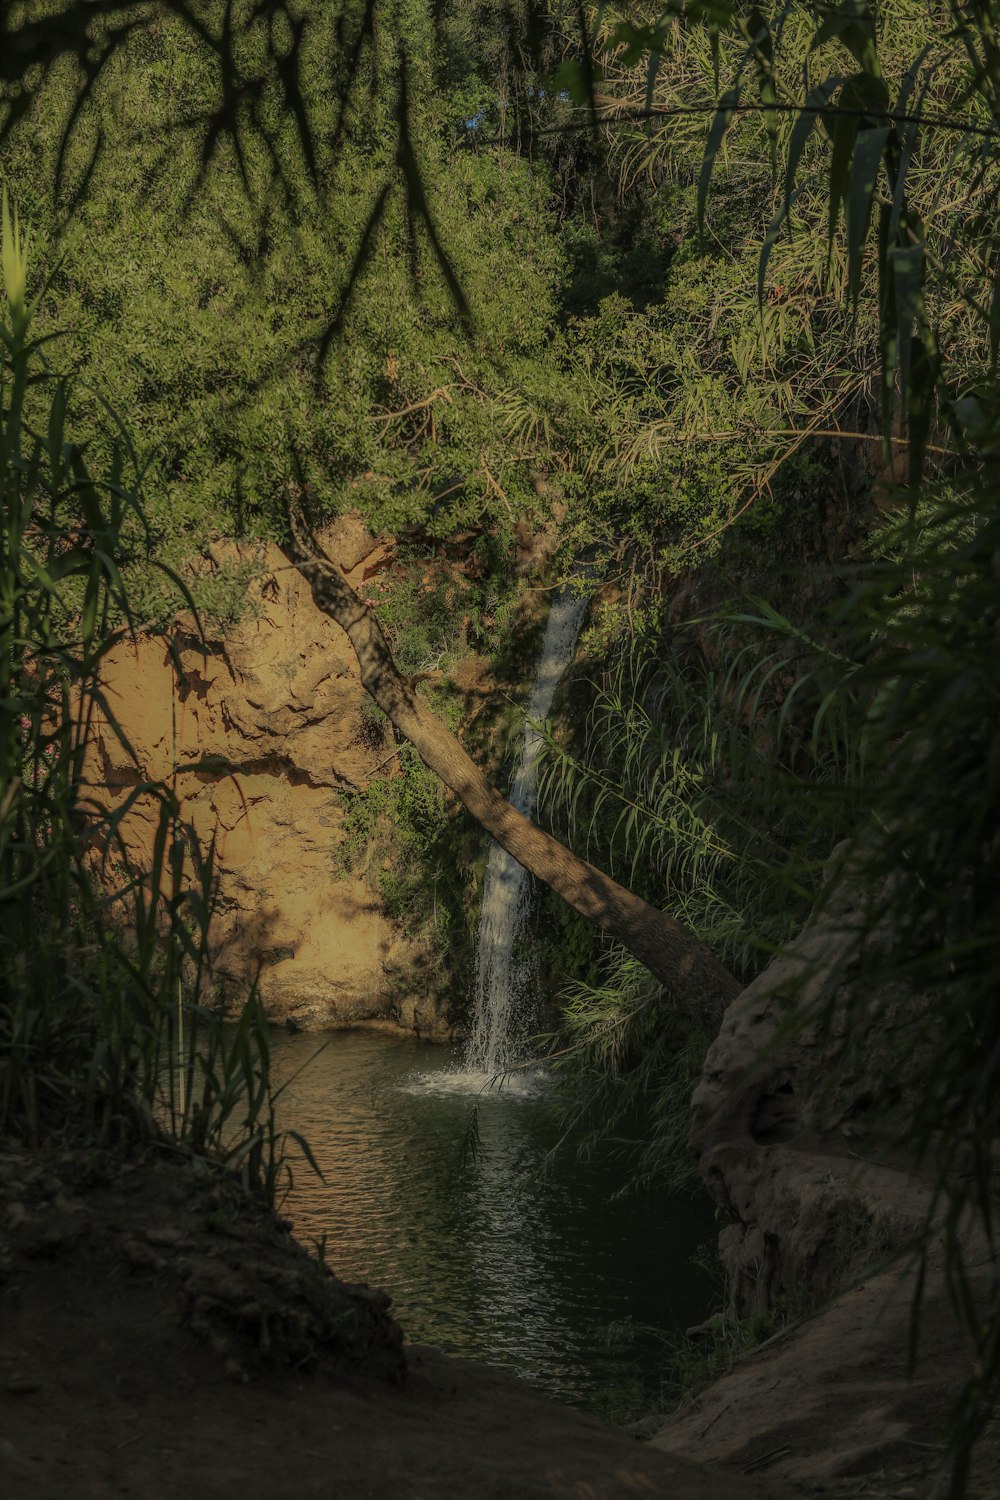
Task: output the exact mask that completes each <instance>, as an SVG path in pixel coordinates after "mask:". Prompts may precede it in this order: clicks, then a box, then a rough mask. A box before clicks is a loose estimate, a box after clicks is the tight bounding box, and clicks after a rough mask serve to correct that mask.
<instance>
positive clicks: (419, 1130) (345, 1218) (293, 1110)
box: [273, 1033, 714, 1405]
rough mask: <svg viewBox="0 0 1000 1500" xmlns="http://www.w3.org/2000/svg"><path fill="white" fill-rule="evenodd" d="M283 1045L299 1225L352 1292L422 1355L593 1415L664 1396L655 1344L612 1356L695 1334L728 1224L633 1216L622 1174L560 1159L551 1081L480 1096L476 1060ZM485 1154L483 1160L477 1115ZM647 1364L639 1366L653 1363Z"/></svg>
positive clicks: (406, 1050)
mask: <svg viewBox="0 0 1000 1500" xmlns="http://www.w3.org/2000/svg"><path fill="white" fill-rule="evenodd" d="M321 1045H322V1043H321V1042H320V1041H318V1040H317V1038H316V1037H315V1036H312V1037H310V1036H302V1035H299V1036H288V1035H285V1034H283V1033H282V1034H276V1035H275V1036H274V1038H273V1071H274V1079H275V1082H276V1083H277V1084H279V1085H280V1084H281V1083H282V1082H284V1081H285V1080H286V1079H291V1082H289V1084H288V1087H287V1089H286V1090H285V1092H284V1093H283V1094H282V1096H281V1099H280V1100H279V1106H278V1107H279V1123H280V1124H281V1125H282V1126H283V1127H285V1128H291V1129H294V1130H298V1131H300V1132H301V1133H302V1134H303V1135H305V1136H306V1138H307V1139H308V1141H309V1143H310V1145H311V1147H312V1150H313V1153H314V1155H315V1157H316V1160H317V1162H318V1164H319V1166H320V1168H321V1170H322V1172H323V1175H324V1177H325V1179H326V1181H325V1182H320V1181H319V1180H318V1179H317V1178H316V1177H315V1175H314V1174H313V1173H312V1172H311V1171H309V1169H308V1168H307V1167H306V1166H305V1165H304V1164H301V1163H300V1164H298V1165H297V1168H296V1174H295V1176H296V1181H295V1186H294V1188H293V1190H292V1193H291V1195H290V1197H289V1198H288V1199H287V1200H286V1202H285V1204H284V1206H283V1212H284V1213H286V1214H287V1215H288V1217H290V1218H291V1219H292V1220H293V1222H294V1224H295V1228H296V1232H297V1234H298V1235H299V1238H300V1239H302V1240H304V1241H305V1242H306V1243H308V1242H310V1241H313V1240H318V1239H320V1238H321V1237H322V1236H325V1239H326V1255H327V1260H328V1263H329V1264H330V1266H331V1267H332V1268H333V1270H334V1271H335V1272H336V1273H337V1275H339V1276H341V1277H342V1278H343V1279H344V1280H347V1281H368V1282H371V1283H373V1284H375V1285H378V1286H382V1287H384V1288H385V1289H386V1290H387V1291H388V1292H390V1293H391V1295H392V1297H393V1299H394V1302H395V1312H396V1316H397V1317H398V1319H399V1321H400V1322H401V1323H402V1325H403V1327H404V1329H405V1331H406V1335H407V1337H408V1338H410V1339H412V1340H414V1341H416V1342H420V1343H429V1344H435V1345H437V1346H438V1347H439V1348H442V1349H445V1350H448V1351H449V1352H450V1353H455V1354H463V1355H466V1356H468V1357H469V1358H473V1359H478V1360H482V1361H483V1362H484V1363H487V1364H494V1365H504V1366H506V1367H508V1368H510V1369H513V1370H515V1371H516V1372H517V1373H518V1374H519V1375H522V1376H524V1377H526V1378H528V1379H531V1380H535V1381H536V1382H537V1383H538V1384H539V1385H540V1386H542V1387H543V1388H544V1389H545V1390H547V1391H549V1392H551V1393H552V1394H554V1395H558V1396H560V1397H562V1398H563V1399H565V1400H568V1401H571V1402H574V1403H578V1404H585V1405H586V1404H598V1405H599V1404H601V1398H600V1395H599V1393H601V1392H602V1391H606V1390H608V1389H609V1388H614V1387H615V1386H616V1385H620V1384H621V1382H622V1381H623V1380H629V1381H631V1382H634V1380H635V1379H636V1377H638V1378H640V1379H642V1380H643V1381H644V1383H645V1384H646V1385H649V1386H651V1387H652V1388H653V1389H654V1390H655V1365H656V1360H655V1357H654V1356H655V1344H650V1343H649V1342H648V1341H647V1343H646V1346H645V1349H644V1351H643V1349H642V1348H641V1347H640V1346H635V1347H632V1348H629V1349H622V1348H620V1347H618V1348H609V1347H608V1343H607V1330H608V1328H609V1326H610V1325H613V1324H615V1323H622V1322H623V1321H625V1320H627V1319H632V1320H634V1322H635V1323H639V1324H645V1325H652V1326H653V1327H656V1328H661V1329H678V1328H681V1329H683V1328H684V1327H686V1326H687V1325H689V1324H691V1323H693V1322H698V1321H700V1320H701V1319H702V1318H703V1317H705V1315H706V1313H707V1311H708V1305H709V1301H710V1298H711V1291H712V1288H711V1286H710V1285H709V1283H708V1282H707V1280H706V1277H705V1275H704V1274H703V1273H702V1272H699V1271H697V1270H695V1269H694V1268H693V1267H692V1265H691V1264H690V1258H691V1256H692V1254H693V1253H694V1252H695V1251H696V1250H697V1249H698V1248H699V1247H700V1246H702V1245H704V1244H706V1243H707V1242H708V1241H709V1240H711V1239H712V1237H713V1233H714V1227H713V1221H712V1216H711V1211H710V1209H709V1208H708V1207H707V1206H706V1205H704V1204H692V1203H690V1202H688V1201H686V1200H680V1201H667V1202H663V1201H660V1200H652V1199H649V1198H626V1199H623V1200H620V1201H617V1202H613V1203H612V1202H609V1199H610V1197H611V1195H612V1194H613V1192H614V1191H615V1188H616V1187H617V1186H618V1184H619V1172H618V1169H617V1168H616V1167H615V1165H614V1163H613V1162H611V1161H610V1160H607V1161H602V1162H597V1163H594V1162H591V1163H589V1164H585V1163H578V1162H576V1161H575V1160H574V1159H573V1157H572V1153H569V1152H564V1153H561V1154H560V1157H559V1158H558V1159H557V1161H556V1163H555V1165H554V1166H553V1167H552V1168H550V1169H549V1170H548V1171H547V1172H545V1173H544V1174H540V1168H541V1165H542V1160H543V1157H544V1155H545V1153H546V1151H547V1149H548V1148H549V1147H550V1146H551V1145H552V1144H553V1142H554V1141H555V1140H556V1139H557V1138H558V1122H557V1119H556V1115H555V1110H554V1107H553V1103H552V1100H551V1098H550V1097H549V1088H548V1083H547V1080H546V1079H544V1078H542V1077H539V1076H537V1075H535V1076H526V1077H521V1078H519V1079H518V1081H517V1082H516V1083H515V1084H514V1086H513V1087H512V1088H504V1089H503V1090H497V1089H496V1088H492V1089H491V1088H489V1087H487V1088H485V1089H482V1090H481V1091H480V1080H478V1079H475V1078H473V1077H472V1076H470V1075H469V1074H467V1073H466V1074H463V1073H462V1072H461V1064H460V1061H459V1054H458V1053H457V1052H452V1051H450V1050H449V1049H445V1048H429V1047H426V1046H424V1047H421V1046H420V1045H419V1044H417V1043H415V1042H409V1041H407V1040H403V1039H400V1040H397V1039H395V1038H392V1039H387V1038H385V1037H383V1036H370V1035H364V1034H358V1033H348V1034H344V1033H341V1034H338V1035H337V1036H334V1037H333V1038H332V1039H330V1041H329V1042H328V1044H327V1045H326V1047H325V1048H324V1050H323V1051H322V1052H321V1053H320V1055H319V1056H318V1057H316V1058H315V1060H314V1061H313V1062H311V1063H310V1064H309V1066H307V1067H306V1068H305V1069H304V1070H303V1071H302V1072H300V1073H298V1075H297V1076H294V1077H293V1075H295V1074H296V1070H297V1069H299V1068H300V1067H301V1066H302V1064H303V1063H304V1062H306V1061H307V1059H309V1058H312V1057H313V1055H314V1054H315V1053H316V1051H317V1049H318V1048H319V1047H320V1046H321ZM477 1098H478V1100H479V1108H478V1131H477V1134H478V1145H477V1149H476V1150H475V1152H474V1153H473V1152H470V1151H469V1150H464V1151H463V1146H465V1145H467V1144H468V1140H469V1126H470V1121H471V1116H472V1109H473V1104H474V1102H475V1100H476V1099H477ZM637 1361H638V1363H637Z"/></svg>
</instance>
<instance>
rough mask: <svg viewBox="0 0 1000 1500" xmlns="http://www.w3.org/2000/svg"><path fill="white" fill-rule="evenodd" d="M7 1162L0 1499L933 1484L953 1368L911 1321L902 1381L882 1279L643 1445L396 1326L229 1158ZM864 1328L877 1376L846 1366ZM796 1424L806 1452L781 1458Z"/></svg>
mask: <svg viewBox="0 0 1000 1500" xmlns="http://www.w3.org/2000/svg"><path fill="white" fill-rule="evenodd" d="M0 1177H2V1187H3V1202H4V1213H3V1219H2V1230H0V1492H2V1493H3V1495H4V1497H5V1500H50V1497H51V1500H56V1497H61V1496H62V1495H63V1494H65V1493H66V1491H67V1489H68V1488H71V1489H72V1491H73V1493H74V1494H75V1495H76V1496H78V1497H80V1500H110V1497H112V1496H115V1497H118V1496H123V1495H127V1496H131V1497H133V1500H173V1497H176V1496H178V1495H184V1496H186V1497H189V1500H228V1497H230V1496H231V1497H233V1500H236V1497H237V1496H238V1497H239V1500H284V1497H286V1496H288V1495H298V1496H309V1495H324V1496H327V1495H338V1496H339V1495H344V1496H350V1497H352V1500H354V1497H357V1500H390V1497H391V1500H468V1497H472V1496H477V1497H478V1496H484V1497H491V1500H530V1497H535V1496H537V1497H539V1500H541V1497H543V1496H544V1497H567V1500H568V1497H573V1500H635V1497H636V1496H650V1497H654V1496H662V1497H664V1500H753V1497H757V1500H763V1497H765V1496H767V1497H771V1500H791V1497H793V1496H798V1497H806V1496H830V1497H833V1496H838V1497H845V1496H862V1495H865V1496H872V1497H875V1496H878V1497H882V1500H889V1497H893V1500H895V1497H900V1500H902V1497H910V1496H913V1497H929V1496H930V1495H931V1494H932V1493H934V1491H933V1483H934V1480H933V1471H934V1469H935V1467H936V1459H937V1453H936V1450H935V1448H934V1446H933V1444H934V1442H935V1440H936V1437H937V1431H936V1427H935V1426H934V1422H935V1419H937V1420H939V1419H940V1418H941V1417H942V1416H943V1405H942V1401H941V1393H942V1390H943V1389H944V1390H946V1388H947V1386H946V1382H947V1369H946V1364H945V1362H944V1361H942V1358H941V1354H942V1351H941V1349H940V1348H938V1349H937V1351H936V1352H935V1351H934V1350H933V1348H932V1347H931V1345H932V1344H933V1340H934V1337H935V1327H936V1324H935V1321H934V1320H933V1319H932V1320H931V1321H930V1323H929V1324H928V1323H925V1339H926V1340H927V1342H926V1343H925V1358H926V1357H927V1356H929V1355H935V1353H936V1357H935V1358H932V1359H931V1366H932V1370H931V1374H932V1376H933V1379H931V1380H930V1381H927V1380H925V1381H924V1382H923V1384H922V1385H918V1387H917V1388H916V1389H914V1388H912V1386H911V1385H910V1383H909V1382H908V1381H907V1378H906V1374H905V1370H904V1369H903V1361H902V1352H901V1349H900V1348H899V1347H897V1344H896V1342H895V1341H896V1336H897V1334H898V1333H899V1327H900V1325H899V1318H898V1316H897V1317H896V1319H895V1322H894V1321H893V1320H892V1319H891V1318H890V1319H887V1320H882V1322H881V1323H879V1322H878V1320H875V1319H873V1317H872V1311H873V1308H874V1306H875V1301H876V1300H877V1297H876V1295H875V1294H876V1292H877V1288H873V1289H872V1291H871V1293H870V1294H869V1295H868V1296H867V1299H865V1300H864V1307H863V1309H862V1311H861V1316H860V1317H859V1316H858V1308H859V1306H860V1304H859V1303H858V1302H857V1301H855V1303H854V1304H853V1306H852V1304H851V1302H850V1301H849V1300H848V1299H840V1301H839V1302H838V1304H837V1306H839V1307H840V1308H841V1311H840V1313H839V1314H838V1313H837V1307H836V1306H835V1308H834V1309H833V1310H832V1312H829V1313H825V1314H823V1315H821V1316H820V1317H819V1318H817V1319H815V1320H812V1322H811V1324H809V1325H807V1326H806V1327H805V1328H804V1329H800V1330H795V1331H793V1332H791V1333H790V1334H788V1335H787V1336H786V1337H783V1338H782V1339H781V1340H779V1341H778V1342H777V1343H776V1344H775V1345H773V1346H772V1347H771V1348H770V1349H769V1350H765V1351H762V1352H760V1353H758V1354H757V1355H756V1356H752V1357H751V1359H750V1360H748V1361H744V1362H743V1363H742V1364H741V1365H740V1366H739V1367H737V1369H736V1370H734V1371H733V1372H732V1373H731V1374H730V1375H729V1376H727V1377H726V1378H725V1380H723V1381H722V1382H719V1383H718V1385H717V1386H716V1387H715V1388H713V1390H712V1391H711V1392H708V1393H705V1395H704V1396H703V1397H702V1398H701V1399H700V1401H699V1402H698V1403H697V1404H695V1405H694V1406H692V1407H691V1408H689V1409H688V1411H687V1412H686V1413H685V1414H684V1415H683V1416H682V1417H681V1418H680V1419H679V1421H678V1422H675V1424H674V1426H673V1439H672V1442H671V1441H666V1440H665V1438H666V1435H665V1434H662V1433H661V1435H660V1437H659V1438H658V1439H657V1442H656V1443H655V1444H654V1445H649V1444H645V1443H639V1442H637V1441H635V1439H634V1438H629V1437H627V1436H625V1435H624V1434H622V1433H621V1432H618V1431H616V1430H614V1429H612V1428H610V1427H608V1426H607V1425H605V1424H604V1423H602V1422H600V1421H598V1420H597V1419H595V1418H593V1417H589V1416H586V1415H584V1414H582V1413H580V1412H578V1411H574V1410H572V1409H571V1408H569V1407H566V1406H561V1405H559V1404H557V1403H556V1402H553V1401H550V1400H547V1399H545V1398H544V1397H541V1396H539V1395H538V1393H537V1391H536V1390H534V1389H533V1388H532V1387H531V1386H530V1385H527V1384H526V1383H524V1382H521V1381H517V1380H514V1379H512V1378H509V1377H507V1376H504V1375H500V1374H498V1373H497V1372H495V1371H493V1370H490V1369H487V1368H485V1367H484V1366H482V1365H478V1364H473V1363H470V1362H466V1361H458V1360H454V1359H450V1358H447V1357H445V1356H443V1355H441V1354H438V1353H436V1352H435V1351H432V1350H427V1349H422V1348H418V1347H413V1346H406V1347H405V1348H404V1346H403V1344H402V1339H401V1335H400V1331H399V1329H398V1327H397V1326H396V1325H395V1324H394V1322H393V1321H392V1318H391V1316H390V1311H389V1308H388V1305H387V1299H386V1298H385V1297H384V1296H383V1295H382V1294H380V1293H378V1292H373V1291H371V1290H369V1289H368V1288H363V1287H357V1286H344V1285H343V1284H342V1283H340V1282H338V1281H337V1280H336V1278H335V1277H334V1276H332V1274H331V1273H330V1271H329V1270H328V1269H327V1268H325V1267H323V1266H322V1265H320V1264H318V1263H317V1262H316V1261H315V1260H314V1259H311V1258H310V1257H309V1256H308V1255H307V1254H306V1253H305V1252H304V1251H303V1250H302V1249H301V1248H300V1247H299V1246H298V1245H297V1244H296V1243H295V1241H294V1240H293V1238H292V1237H291V1235H290V1234H288V1232H287V1229H285V1228H284V1227H283V1225H282V1222H281V1221H280V1220H278V1219H276V1218H275V1217H274V1216H273V1215H270V1214H269V1213H267V1212H266V1211H264V1210H263V1209H262V1208H261V1207H260V1206H259V1205H258V1204H256V1203H255V1202H254V1201H253V1200H250V1199H247V1198H246V1197H245V1195H243V1194H242V1192H241V1191H239V1190H238V1189H237V1187H236V1186H235V1184H234V1183H233V1181H232V1179H228V1178H224V1177H220V1176H219V1175H218V1174H217V1173H209V1172H206V1171H205V1169H204V1168H203V1167H201V1168H199V1166H198V1164H196V1163H190V1162H189V1163H186V1164H184V1163H181V1162H179V1161H176V1160H172V1159H169V1158H167V1157H164V1156H162V1155H151V1156H147V1157H146V1158H144V1159H133V1160H131V1161H125V1162H122V1161H115V1160H114V1159H112V1158H110V1157H108V1156H106V1155H101V1154H100V1153H95V1152H90V1151H87V1150H73V1151H63V1152H61V1153H60V1152H49V1153H45V1154H39V1153H34V1154H31V1153H26V1152H24V1151H9V1150H8V1151H6V1152H4V1153H2V1154H0ZM858 1295H859V1296H860V1295H862V1294H858ZM900 1306H901V1304H900ZM898 1312H899V1308H897V1314H898ZM845 1317H846V1320H847V1321H846V1322H845ZM852 1320H853V1321H852ZM942 1326H946V1325H942ZM852 1327H853V1330H854V1332H853V1335H852V1334H851V1332H850V1330H851V1328H852ZM872 1328H876V1329H879V1328H880V1329H881V1332H880V1333H879V1334H878V1336H877V1337H876V1339H875V1341H874V1343H872V1341H871V1338H870V1337H868V1336H867V1335H870V1334H871V1330H872ZM865 1329H866V1330H867V1335H866V1337H867V1344H866V1339H865V1338H862V1339H861V1340H860V1342H859V1338H858V1334H859V1332H861V1331H863V1330H865ZM817 1340H818V1343H817ZM819 1346H822V1349H825V1351H826V1354H825V1356H824V1355H823V1354H822V1349H820V1353H819V1354H818V1353H817V1349H818V1348H819ZM862 1347H867V1349H868V1362H869V1368H868V1371H867V1377H868V1378H867V1379H866V1380H865V1381H863V1382H861V1383H858V1384H855V1382H856V1381H857V1378H858V1376H859V1372H860V1367H859V1365H858V1363H857V1359H858V1352H859V1349H861V1348H862ZM890 1348H892V1349H894V1350H895V1355H894V1357H892V1358H891V1359H889V1360H888V1362H887V1363H886V1364H885V1365H884V1367H882V1368H879V1361H880V1360H882V1359H883V1358H884V1357H885V1355H886V1351H887V1350H889V1349H890ZM831 1361H833V1364H834V1365H836V1371H835V1373H836V1376H837V1379H836V1380H835V1381H834V1380H831V1378H830V1377H831V1371H832V1369H833V1365H831ZM873 1362H874V1367H873ZM942 1382H944V1385H942ZM852 1389H853V1396H850V1397H849V1396H848V1394H847V1393H850V1392H851V1391H852ZM907 1389H911V1390H912V1400H911V1401H910V1405H909V1420H910V1422H911V1423H912V1422H916V1421H920V1422H922V1423H923V1424H924V1426H923V1427H922V1429H921V1432H922V1437H923V1441H922V1442H913V1443H912V1444H911V1447H910V1449H909V1451H908V1452H905V1451H902V1450H901V1449H900V1447H899V1446H898V1445H897V1446H896V1447H895V1448H892V1447H891V1445H889V1446H885V1447H884V1450H883V1451H884V1461H883V1462H876V1461H875V1459H873V1458H872V1456H871V1454H869V1458H868V1461H867V1463H866V1464H863V1465H861V1467H860V1468H859V1470H858V1472H855V1473H853V1474H852V1473H845V1471H844V1468H843V1466H841V1468H840V1469H839V1470H837V1469H836V1468H835V1466H834V1469H833V1472H830V1471H828V1470H826V1469H824V1453H826V1452H828V1451H829V1450H832V1448H833V1447H834V1446H836V1442H837V1441H839V1443H840V1447H841V1449H842V1450H843V1449H844V1448H845V1446H847V1447H849V1445H850V1440H851V1422H852V1421H853V1422H854V1423H855V1424H856V1425H857V1424H859V1423H860V1427H861V1428H862V1429H864V1434H865V1435H868V1436H870V1435H871V1429H872V1427H873V1425H874V1427H877V1426H878V1424H879V1423H880V1422H881V1423H882V1425H883V1427H885V1428H886V1429H887V1432H888V1427H887V1424H888V1422H889V1417H888V1405H891V1401H890V1398H891V1397H892V1396H893V1395H895V1397H896V1398H901V1397H903V1396H905V1393H906V1391H907ZM824 1392H825V1394H824ZM876 1397H877V1398H878V1399H876ZM935 1400H936V1402H937V1405H936V1407H935V1405H934V1402H935ZM852 1401H853V1405H852ZM887 1403H888V1405H887ZM748 1422H749V1423H752V1424H753V1430H752V1432H751V1431H750V1429H749V1428H748V1426H747V1423H748ZM866 1423H867V1426H866ZM741 1424H742V1427H741ZM792 1427H795V1430H796V1433H797V1440H796V1441H797V1448H798V1455H797V1456H798V1459H799V1472H798V1474H797V1475H795V1474H794V1473H793V1472H789V1473H788V1475H787V1477H781V1476H779V1474H778V1473H777V1472H775V1470H776V1469H778V1468H781V1467H784V1468H786V1469H787V1467H788V1451H787V1450H788V1449H789V1446H790V1444H789V1432H790V1431H791V1428H792ZM741 1431H742V1439H741V1438H740V1433H741ZM734 1434H735V1435H734ZM883 1435H886V1434H883ZM888 1436H889V1437H890V1438H892V1437H895V1438H900V1436H901V1434H900V1432H899V1431H898V1430H896V1431H895V1432H888ZM751 1438H752V1442H753V1446H754V1452H755V1454H756V1457H754V1455H752V1454H751V1455H750V1456H749V1457H748V1452H749V1450H748V1449H747V1448H746V1446H745V1445H746V1443H747V1442H749V1441H750V1439H751ZM741 1441H742V1442H743V1443H744V1451H742V1452H741V1450H740V1442H741ZM904 1442H905V1437H904ZM671 1446H673V1447H674V1448H675V1449H677V1450H679V1451H662V1449H663V1448H669V1447H671ZM782 1450H785V1451H782ZM872 1451H873V1452H875V1454H876V1458H877V1449H876V1450H872ZM775 1454H778V1460H777V1462H775ZM810 1457H811V1459H812V1462H811V1467H810V1465H809V1464H808V1463H807V1464H805V1465H803V1462H802V1460H803V1458H806V1459H809V1458H810ZM995 1458H996V1449H995V1446H994V1448H993V1449H990V1448H989V1445H987V1451H986V1452H984V1453H983V1454H982V1455H981V1463H980V1469H981V1475H980V1479H979V1480H978V1481H977V1484H976V1487H975V1489H974V1491H973V1493H974V1494H975V1495H976V1496H982V1497H984V1500H985V1497H988V1496H990V1495H992V1494H994V1493H995V1487H991V1486H994V1485H995V1479H996V1475H997V1472H998V1471H997V1468H996V1463H995ZM768 1459H770V1460H771V1462H770V1463H769V1462H767V1460H768ZM990 1465H992V1467H990ZM717 1466H718V1467H717ZM792 1469H793V1470H794V1464H793V1465H792ZM755 1470H756V1472H754V1471H755ZM747 1471H749V1472H747ZM806 1471H808V1472H806Z"/></svg>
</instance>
